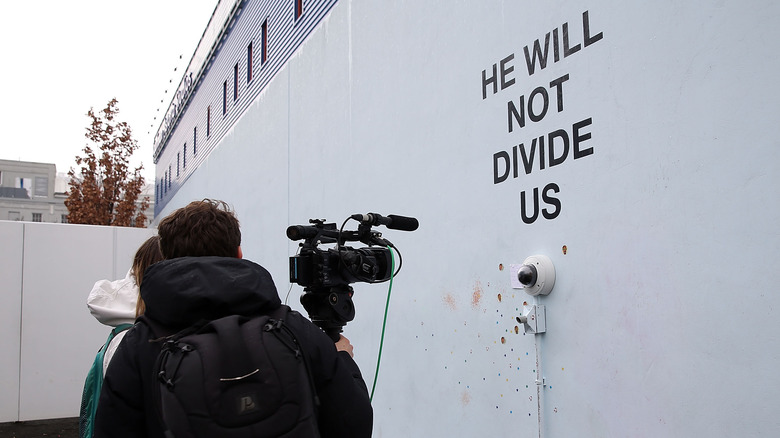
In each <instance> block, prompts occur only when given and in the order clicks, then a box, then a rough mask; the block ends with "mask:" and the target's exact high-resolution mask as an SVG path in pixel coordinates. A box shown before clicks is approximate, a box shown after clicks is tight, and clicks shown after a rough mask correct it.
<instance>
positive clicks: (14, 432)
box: [0, 418, 79, 438]
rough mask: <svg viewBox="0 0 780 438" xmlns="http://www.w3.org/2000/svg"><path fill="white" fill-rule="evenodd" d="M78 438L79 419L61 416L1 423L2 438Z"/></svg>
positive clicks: (0, 433) (0, 432) (0, 435)
mask: <svg viewBox="0 0 780 438" xmlns="http://www.w3.org/2000/svg"><path fill="white" fill-rule="evenodd" d="M44 436H45V437H55V438H78V436H79V419H78V418H60V419H56V420H36V421H18V422H15V423H0V438H37V437H44Z"/></svg>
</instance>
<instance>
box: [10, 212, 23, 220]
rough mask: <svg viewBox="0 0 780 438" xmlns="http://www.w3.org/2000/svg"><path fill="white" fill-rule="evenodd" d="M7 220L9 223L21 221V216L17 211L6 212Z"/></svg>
mask: <svg viewBox="0 0 780 438" xmlns="http://www.w3.org/2000/svg"><path fill="white" fill-rule="evenodd" d="M8 220H9V221H20V220H22V214H21V213H19V212H18V211H9V212H8Z"/></svg>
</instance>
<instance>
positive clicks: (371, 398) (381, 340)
mask: <svg viewBox="0 0 780 438" xmlns="http://www.w3.org/2000/svg"><path fill="white" fill-rule="evenodd" d="M387 249H389V250H390V272H391V274H390V286H389V287H388V288H387V303H385V317H384V319H383V320H382V336H381V337H380V338H379V356H377V358H376V372H375V373H374V384H373V385H372V386H371V395H370V396H369V398H368V401H369V402H373V401H374V390H375V389H376V381H377V380H379V362H381V361H382V345H384V343H385V326H387V309H388V308H389V307H390V292H392V290H393V277H394V276H395V256H394V255H393V250H392V249H391V248H390V247H389V246H388V247H387Z"/></svg>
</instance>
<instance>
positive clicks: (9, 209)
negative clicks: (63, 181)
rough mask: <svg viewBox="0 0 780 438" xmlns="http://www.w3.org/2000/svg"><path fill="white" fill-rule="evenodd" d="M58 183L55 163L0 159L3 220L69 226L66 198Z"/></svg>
mask: <svg viewBox="0 0 780 438" xmlns="http://www.w3.org/2000/svg"><path fill="white" fill-rule="evenodd" d="M56 182H57V168H56V166H55V165H54V164H49V163H33V162H29V161H11V160H0V219H2V220H10V221H28V222H55V223H67V222H68V220H67V216H68V210H67V209H66V208H65V198H66V197H67V195H66V194H65V192H64V191H62V192H58V191H55V187H56Z"/></svg>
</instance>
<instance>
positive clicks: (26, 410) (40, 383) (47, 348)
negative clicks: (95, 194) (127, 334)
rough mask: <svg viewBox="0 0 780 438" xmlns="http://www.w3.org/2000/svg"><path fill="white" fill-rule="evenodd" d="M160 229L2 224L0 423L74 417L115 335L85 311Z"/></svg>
mask: <svg viewBox="0 0 780 438" xmlns="http://www.w3.org/2000/svg"><path fill="white" fill-rule="evenodd" d="M154 233H155V230H154V229H136V228H119V227H100V226H83V225H69V224H45V223H20V222H7V221H0V236H2V242H3V251H2V252H0V254H2V260H1V261H0V284H2V288H3V293H2V294H0V309H2V310H0V312H2V314H1V315H0V325H1V326H0V330H1V332H2V334H3V335H2V337H0V349H1V350H2V351H3V354H2V355H0V356H1V357H0V377H1V379H0V380H2V382H3V390H2V391H0V422H3V421H25V420H36V419H48V418H62V417H76V416H78V414H79V403H80V401H81V391H82V388H83V385H84V378H85V377H86V373H87V371H88V370H89V367H90V365H91V364H92V361H93V360H94V358H95V353H96V352H97V349H98V348H99V347H100V345H102V343H103V342H105V339H106V337H107V336H108V332H109V328H108V327H106V326H103V325H101V324H100V323H98V322H97V321H96V320H95V319H94V318H93V317H92V315H91V314H90V313H89V310H88V309H87V306H86V300H87V295H88V294H89V291H90V290H91V289H92V285H93V284H94V283H95V281H97V280H100V279H117V278H122V277H124V276H125V274H126V273H127V270H128V269H129V268H130V265H131V263H132V258H133V255H134V254H135V251H136V249H137V248H138V246H140V244H141V243H142V242H143V241H144V240H146V239H147V238H148V237H150V236H151V235H153V234H154Z"/></svg>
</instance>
